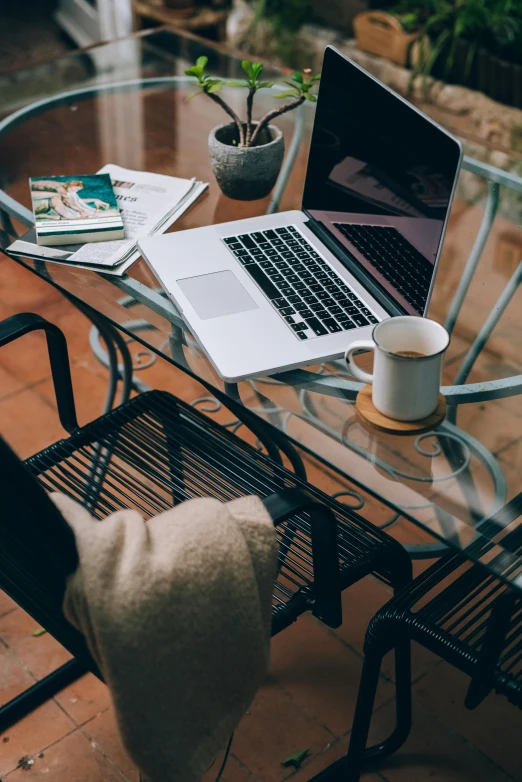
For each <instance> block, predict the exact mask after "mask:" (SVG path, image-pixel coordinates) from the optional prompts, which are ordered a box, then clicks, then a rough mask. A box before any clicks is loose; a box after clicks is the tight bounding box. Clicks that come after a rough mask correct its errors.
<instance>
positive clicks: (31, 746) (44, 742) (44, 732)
mask: <svg viewBox="0 0 522 782" xmlns="http://www.w3.org/2000/svg"><path fill="white" fill-rule="evenodd" d="M74 729H75V725H74V722H72V721H71V720H70V719H69V717H67V715H66V714H64V713H63V711H62V710H61V709H60V707H59V706H57V705H56V703H54V702H53V701H47V703H44V705H43V706H40V707H39V708H38V709H36V711H33V712H31V714H29V715H28V716H27V717H24V719H23V720H20V721H19V722H17V723H16V724H15V725H13V726H12V727H11V728H8V730H6V731H5V732H4V733H0V747H1V749H2V751H1V753H0V779H3V775H4V774H7V773H8V772H9V771H12V770H13V769H15V768H16V767H17V765H18V761H19V760H20V758H21V757H23V756H24V755H29V756H33V755H37V754H38V753H39V752H42V751H43V750H45V748H46V747H49V746H50V745H51V744H54V743H55V742H56V741H59V739H61V738H63V737H64V736H66V735H68V734H69V733H71V732H72V731H73V730H74ZM6 738H7V739H9V741H7V742H6V741H5V739H6ZM51 779H53V782H55V781H54V778H52V777H51ZM63 779H64V782H65V779H67V778H66V777H63ZM67 782H72V780H70V779H67Z"/></svg>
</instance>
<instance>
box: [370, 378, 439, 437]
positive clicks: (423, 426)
mask: <svg viewBox="0 0 522 782" xmlns="http://www.w3.org/2000/svg"><path fill="white" fill-rule="evenodd" d="M355 407H356V409H357V412H358V413H359V415H360V416H361V418H362V419H364V422H365V423H368V424H371V426H373V427H375V429H378V430H379V431H381V432H390V433H391V434H422V433H423V432H429V431H430V430H431V429H436V428H437V426H438V425H439V424H440V423H442V421H444V419H445V418H446V409H447V405H446V398H445V397H444V395H443V394H439V401H438V402H437V407H436V408H435V410H434V411H433V413H432V414H431V415H428V416H427V417H426V418H421V419H420V420H419V421H395V420H394V419H393V418H387V417H386V416H385V415H383V414H382V413H379V411H378V410H377V409H376V408H375V406H374V404H373V401H372V387H371V386H369V385H366V386H363V388H361V390H360V391H359V393H358V394H357V399H356V400H355Z"/></svg>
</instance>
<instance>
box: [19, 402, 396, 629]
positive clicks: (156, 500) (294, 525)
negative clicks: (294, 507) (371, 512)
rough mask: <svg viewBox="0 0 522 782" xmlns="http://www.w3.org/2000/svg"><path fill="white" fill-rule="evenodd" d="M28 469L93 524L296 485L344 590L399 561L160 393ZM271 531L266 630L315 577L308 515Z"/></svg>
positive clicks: (296, 604) (378, 540)
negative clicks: (275, 546)
mask: <svg viewBox="0 0 522 782" xmlns="http://www.w3.org/2000/svg"><path fill="white" fill-rule="evenodd" d="M26 465H27V466H28V467H29V469H30V470H31V471H32V472H33V474H34V475H35V476H37V478H38V480H39V481H40V483H41V484H42V486H43V487H44V488H45V489H46V490H47V491H59V492H63V493H64V494H67V495H69V496H70V497H72V498H73V499H75V500H77V501H78V502H80V503H81V504H82V505H84V506H85V507H86V508H87V509H88V510H89V511H90V512H91V513H92V515H93V516H95V517H96V518H103V517H105V516H107V515H108V514H110V513H112V512H114V511H116V510H119V509H121V508H134V509H136V510H137V511H139V512H140V513H141V514H142V515H143V516H144V517H150V516H152V515H154V514H157V513H161V512H162V511H164V510H167V509H168V508H170V507H172V505H173V504H174V505H175V504H177V503H180V502H183V501H184V500H188V499H192V498H194V497H205V496H211V497H215V498H218V499H220V500H222V501H223V502H226V501H229V500H232V499H234V498H236V497H240V496H244V495H247V494H258V495H259V496H261V497H262V498H264V497H267V496H269V495H270V494H272V493H274V492H277V491H280V490H281V489H284V488H302V489H303V490H306V491H307V492H308V494H312V495H315V496H316V497H317V498H318V499H319V500H320V501H321V502H322V503H324V504H327V505H329V506H330V507H331V508H332V510H333V511H334V513H335V515H336V518H337V522H338V536H339V555H340V566H341V577H342V586H343V588H345V587H346V586H348V585H350V584H351V583H354V582H355V581H357V580H358V579H359V578H361V577H362V576H364V575H366V574H368V573H370V572H372V571H375V572H376V574H377V575H378V576H379V577H380V578H381V579H383V580H385V581H387V582H394V575H395V574H394V572H392V569H393V568H394V561H395V558H394V555H396V556H397V560H398V561H397V570H399V568H400V567H401V566H403V563H404V552H403V551H402V549H401V547H400V546H399V544H396V543H395V541H393V540H392V539H390V538H389V537H388V536H387V535H386V534H385V533H383V532H381V531H380V530H378V529H377V528H376V527H374V526H373V525H372V524H370V523H369V522H367V521H366V520H364V519H363V518H362V517H361V516H359V515H358V514H356V513H355V512H353V511H351V510H350V509H349V508H347V507H346V506H344V505H342V504H341V503H339V502H337V501H335V500H332V499H330V498H328V497H327V496H326V495H324V494H323V493H322V492H320V491H318V490H315V489H313V488H312V487H310V485H309V484H307V483H304V482H303V481H301V480H299V479H298V478H297V477H296V476H295V475H294V474H293V473H291V472H289V471H288V470H286V469H285V468H284V467H282V466H280V465H278V464H276V463H275V462H274V461H273V460H271V459H269V458H267V457H265V456H264V455H263V454H262V453H260V452H259V451H257V450H256V449H255V448H253V447H252V446H250V445H249V444H248V443H246V442H244V441H243V440H242V439H240V438H239V437H237V436H236V435H234V434H231V433H230V432H228V431H227V430H226V429H224V428H223V427H221V426H219V425H217V424H216V423H215V422H213V421H211V420H209V419H208V417H206V416H204V415H203V414H202V413H200V412H199V411H197V410H195V409H194V408H192V407H190V406H189V405H186V404H185V403H183V402H181V401H180V400H178V399H177V398H175V397H173V396H171V395H170V394H167V393H165V392H161V391H151V392H148V393H145V394H141V395H139V396H137V397H135V398H134V399H132V400H130V401H129V402H128V403H127V404H125V405H123V406H121V407H118V408H116V409H115V410H113V411H112V412H110V413H108V414H107V415H105V416H103V417H101V418H99V419H97V420H95V421H93V422H92V423H90V424H88V425H87V426H85V427H83V428H82V429H81V430H78V432H76V433H73V434H72V435H71V437H69V438H67V439H64V440H60V441H59V442H57V443H55V444H54V445H52V446H50V447H49V448H46V449H45V450H43V451H41V452H40V453H38V454H36V455H35V456H33V457H31V458H29V459H28V460H27V461H26ZM277 534H278V537H279V543H280V555H279V572H278V575H277V579H276V582H275V584H274V592H273V605H274V616H273V618H274V632H279V631H280V630H282V629H283V628H284V627H286V626H287V625H288V624H289V623H291V622H293V621H295V619H296V618H297V616H298V615H299V614H300V613H302V612H303V611H305V610H307V609H308V608H309V607H310V605H309V599H308V598H309V593H310V586H311V585H312V584H313V577H314V573H313V562H312V548H311V538H310V525H309V522H308V515H307V513H301V514H298V515H296V516H294V517H292V519H291V520H289V521H286V522H284V523H282V524H280V525H278V527H277ZM395 583H396V580H395Z"/></svg>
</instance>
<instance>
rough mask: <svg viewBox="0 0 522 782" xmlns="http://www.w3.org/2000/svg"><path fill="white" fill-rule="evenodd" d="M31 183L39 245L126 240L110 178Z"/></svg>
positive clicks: (96, 176)
mask: <svg viewBox="0 0 522 782" xmlns="http://www.w3.org/2000/svg"><path fill="white" fill-rule="evenodd" d="M29 183H30V187H31V199H32V203H33V212H34V220H35V227H36V237H37V243H38V244H39V245H43V246H51V247H52V246H57V245H62V244H83V243H85V242H106V241H109V240H112V239H124V238H125V230H124V227H123V221H122V218H121V214H120V210H119V209H118V204H117V203H116V196H115V195H114V190H113V189H112V184H111V178H110V176H109V174H86V175H83V176H51V177H32V178H31V179H30V180H29Z"/></svg>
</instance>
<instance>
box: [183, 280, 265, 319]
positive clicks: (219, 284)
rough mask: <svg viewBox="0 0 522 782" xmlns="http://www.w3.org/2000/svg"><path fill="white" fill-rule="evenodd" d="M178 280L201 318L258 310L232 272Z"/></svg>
mask: <svg viewBox="0 0 522 782" xmlns="http://www.w3.org/2000/svg"><path fill="white" fill-rule="evenodd" d="M176 282H177V283H178V285H179V287H180V288H181V290H182V291H183V293H184V294H185V296H186V297H187V299H188V300H189V301H190V303H191V304H192V306H193V307H194V309H195V310H196V312H197V314H198V315H199V317H200V318H201V320H209V319H210V318H221V317H223V316H224V315H236V314H237V313H238V312H248V310H257V309H258V306H257V304H256V303H255V301H254V299H253V298H252V297H251V296H250V295H249V294H248V293H247V291H246V290H245V289H244V288H243V286H242V285H241V283H240V282H239V280H238V279H237V277H236V275H235V274H234V272H231V271H223V272H212V273H211V274H202V275H200V276H198V277H186V278H185V279H183V280H176Z"/></svg>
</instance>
